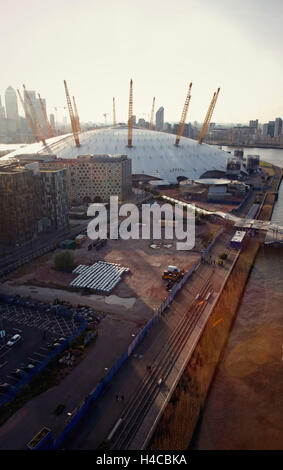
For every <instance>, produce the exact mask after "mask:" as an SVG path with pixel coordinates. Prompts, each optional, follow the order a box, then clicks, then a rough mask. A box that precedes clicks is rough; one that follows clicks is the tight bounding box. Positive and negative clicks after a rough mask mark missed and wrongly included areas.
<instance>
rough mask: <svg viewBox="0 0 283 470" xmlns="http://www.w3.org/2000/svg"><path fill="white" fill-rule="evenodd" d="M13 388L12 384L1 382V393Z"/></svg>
mask: <svg viewBox="0 0 283 470" xmlns="http://www.w3.org/2000/svg"><path fill="white" fill-rule="evenodd" d="M10 389H11V385H10V384H7V383H5V382H2V383H0V393H7V392H9V390H10Z"/></svg>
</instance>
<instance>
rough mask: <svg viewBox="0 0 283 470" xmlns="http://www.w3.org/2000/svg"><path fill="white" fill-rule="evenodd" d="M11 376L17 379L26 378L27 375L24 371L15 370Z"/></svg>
mask: <svg viewBox="0 0 283 470" xmlns="http://www.w3.org/2000/svg"><path fill="white" fill-rule="evenodd" d="M11 375H12V376H13V377H15V378H16V379H18V378H21V377H24V376H25V375H26V372H25V371H24V370H22V369H15V370H13V371H12V372H11Z"/></svg>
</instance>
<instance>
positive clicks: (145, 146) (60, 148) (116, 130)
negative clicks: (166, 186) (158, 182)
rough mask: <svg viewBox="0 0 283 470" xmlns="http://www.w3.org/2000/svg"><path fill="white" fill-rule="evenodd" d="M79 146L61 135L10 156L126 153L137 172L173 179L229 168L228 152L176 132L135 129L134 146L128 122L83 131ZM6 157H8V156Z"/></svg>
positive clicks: (191, 177)
mask: <svg viewBox="0 0 283 470" xmlns="http://www.w3.org/2000/svg"><path fill="white" fill-rule="evenodd" d="M79 139H80V147H76V145H75V142H74V137H73V134H68V135H64V136H57V137H53V138H50V139H47V140H46V146H44V145H43V144H42V143H41V142H40V143H34V144H30V145H27V146H25V147H22V148H20V149H18V150H16V151H15V152H12V153H10V154H8V155H7V156H6V158H12V157H16V156H17V155H25V156H26V155H29V154H33V155H35V154H37V155H38V156H40V155H48V154H49V155H53V156H54V155H56V156H57V158H62V159H64V158H76V157H77V156H78V155H96V154H99V155H101V154H122V155H127V156H128V157H129V158H131V159H132V172H133V174H144V175H148V176H152V177H156V178H160V179H164V180H166V181H168V182H170V183H176V182H177V181H178V178H182V177H183V178H190V179H197V178H200V177H202V176H203V175H204V174H205V173H207V172H211V171H212V172H213V171H214V172H215V171H221V172H225V171H226V159H227V153H226V152H225V151H223V150H219V149H217V148H215V147H212V146H210V145H207V144H199V143H198V141H196V140H192V139H189V138H187V137H181V140H180V144H179V146H176V145H175V140H176V135H174V134H167V133H165V132H157V131H153V130H148V129H140V128H139V129H137V128H133V130H132V147H128V146H127V142H128V128H127V126H117V127H105V128H101V129H96V130H91V131H87V132H82V133H80V134H79ZM4 158H5V157H4Z"/></svg>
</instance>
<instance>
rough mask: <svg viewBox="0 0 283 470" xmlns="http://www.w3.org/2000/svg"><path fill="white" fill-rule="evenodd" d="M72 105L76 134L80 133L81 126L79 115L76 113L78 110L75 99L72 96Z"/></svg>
mask: <svg viewBox="0 0 283 470" xmlns="http://www.w3.org/2000/svg"><path fill="white" fill-rule="evenodd" d="M73 103H74V114H75V121H76V126H77V130H78V132H82V130H81V124H80V118H79V113H78V108H77V105H76V101H75V97H74V96H73Z"/></svg>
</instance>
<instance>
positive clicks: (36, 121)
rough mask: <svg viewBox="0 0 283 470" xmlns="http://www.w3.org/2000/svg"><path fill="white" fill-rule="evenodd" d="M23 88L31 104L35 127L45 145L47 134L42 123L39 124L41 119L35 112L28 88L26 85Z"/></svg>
mask: <svg viewBox="0 0 283 470" xmlns="http://www.w3.org/2000/svg"><path fill="white" fill-rule="evenodd" d="M23 89H24V95H25V98H26V99H27V102H28V105H29V109H30V112H31V115H32V118H33V122H34V124H35V127H36V129H37V133H38V135H39V137H40V140H41V141H42V143H43V145H46V142H45V136H44V133H43V130H42V128H41V125H40V124H39V121H38V119H37V115H36V112H35V109H34V106H33V104H32V101H31V99H30V96H29V94H28V92H27V89H26V86H25V85H23Z"/></svg>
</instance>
